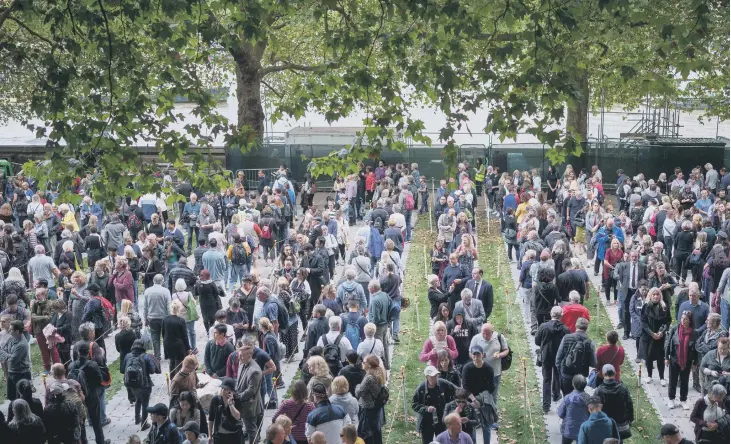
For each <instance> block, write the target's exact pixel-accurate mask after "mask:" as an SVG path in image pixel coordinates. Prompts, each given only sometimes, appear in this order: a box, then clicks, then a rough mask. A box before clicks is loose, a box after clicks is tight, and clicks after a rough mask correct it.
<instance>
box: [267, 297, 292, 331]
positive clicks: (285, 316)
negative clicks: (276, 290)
mask: <svg viewBox="0 0 731 444" xmlns="http://www.w3.org/2000/svg"><path fill="white" fill-rule="evenodd" d="M274 302H275V303H276V304H277V319H270V321H277V322H278V323H279V331H284V330H286V329H287V327H289V308H287V306H286V305H284V302H282V300H281V299H279V298H276V299H274Z"/></svg>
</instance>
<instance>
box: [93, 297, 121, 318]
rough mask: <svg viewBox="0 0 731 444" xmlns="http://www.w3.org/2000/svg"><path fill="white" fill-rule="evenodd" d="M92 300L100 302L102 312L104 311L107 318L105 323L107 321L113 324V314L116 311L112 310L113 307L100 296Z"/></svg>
mask: <svg viewBox="0 0 731 444" xmlns="http://www.w3.org/2000/svg"><path fill="white" fill-rule="evenodd" d="M94 299H96V300H98V301H99V302H101V304H102V310H104V314H105V315H106V316H107V321H109V323H113V322H114V313H115V311H116V310H115V308H114V305H113V304H112V303H111V302H109V301H108V300H106V299H104V298H103V297H101V296H94Z"/></svg>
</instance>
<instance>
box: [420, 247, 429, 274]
mask: <svg viewBox="0 0 731 444" xmlns="http://www.w3.org/2000/svg"><path fill="white" fill-rule="evenodd" d="M422 248H423V249H424V279H426V278H427V276H429V269H428V268H427V266H426V262H427V261H426V245H422Z"/></svg>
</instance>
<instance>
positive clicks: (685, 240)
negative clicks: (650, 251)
mask: <svg viewBox="0 0 731 444" xmlns="http://www.w3.org/2000/svg"><path fill="white" fill-rule="evenodd" d="M694 241H695V233H693V232H692V231H685V230H680V231H678V234H676V235H675V241H674V242H673V245H674V246H675V254H690V252H691V251H693V242H694Z"/></svg>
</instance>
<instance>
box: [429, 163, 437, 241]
mask: <svg viewBox="0 0 731 444" xmlns="http://www.w3.org/2000/svg"><path fill="white" fill-rule="evenodd" d="M431 195H432V199H435V200H434V202H436V198H437V194H436V192H435V191H434V178H433V177H432V178H431ZM432 207H433V205H429V232H430V233H433V232H434V230H433V228H432V222H433V219H434V217H433V216H432Z"/></svg>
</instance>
